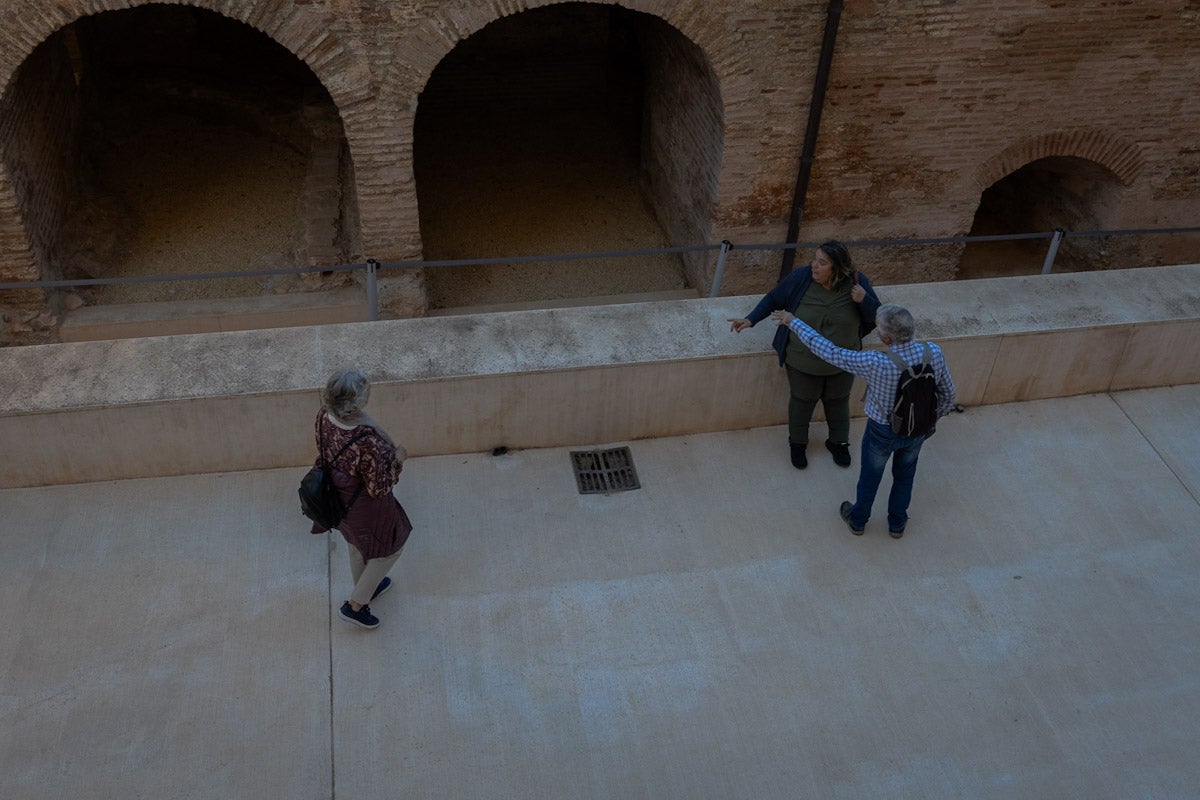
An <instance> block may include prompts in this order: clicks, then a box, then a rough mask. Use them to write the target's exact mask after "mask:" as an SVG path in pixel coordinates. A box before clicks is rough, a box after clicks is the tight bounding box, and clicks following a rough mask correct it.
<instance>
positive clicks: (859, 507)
mask: <svg viewBox="0 0 1200 800" xmlns="http://www.w3.org/2000/svg"><path fill="white" fill-rule="evenodd" d="M924 443H925V437H924V436H916V437H913V438H911V439H910V438H906V437H904V436H897V435H896V434H894V433H892V429H891V428H889V427H888V426H887V425H882V424H880V423H878V422H876V421H875V420H873V419H868V420H867V429H866V430H865V431H863V439H862V460H861V461H860V462H859V463H860V464H861V468H860V469H859V473H858V495H857V497H856V498H855V500H854V508H852V509H851V510H850V522H851V524H853V525H854V527H856V528H861V527H863V526H865V525H866V524H867V520H868V519H870V518H871V506H873V505H874V504H875V493H876V492H877V491H879V482H880V481H881V480H883V470H884V468H885V467H887V462H888V459H889V458H891V459H892V491H891V494H889V495H888V530H893V531H899V530H903V529H904V526H905V525H907V524H908V504H909V501H911V500H912V486H913V477H914V476H915V475H916V474H917V457H918V456H920V455H921V445H923V444H924Z"/></svg>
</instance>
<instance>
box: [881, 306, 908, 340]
mask: <svg viewBox="0 0 1200 800" xmlns="http://www.w3.org/2000/svg"><path fill="white" fill-rule="evenodd" d="M875 324H876V325H878V326H879V332H880V333H882V334H886V335H888V336H889V337H891V340H892V341H893V342H895V343H896V344H904V343H905V342H911V341H912V340H913V337H914V336H916V334H917V323H916V321H915V320H913V315H912V314H910V313H909V312H908V309H907V308H905V307H904V306H898V305H896V304H895V303H884V304H883V305H881V306H880V307H879V310H877V311H876V312H875Z"/></svg>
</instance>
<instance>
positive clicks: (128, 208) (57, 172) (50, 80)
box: [4, 4, 358, 305]
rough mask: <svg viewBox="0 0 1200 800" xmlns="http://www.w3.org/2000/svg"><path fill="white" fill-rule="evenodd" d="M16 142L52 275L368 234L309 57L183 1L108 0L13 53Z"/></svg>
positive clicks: (235, 258) (335, 120)
mask: <svg viewBox="0 0 1200 800" xmlns="http://www.w3.org/2000/svg"><path fill="white" fill-rule="evenodd" d="M5 101H6V103H7V104H8V106H9V108H11V109H12V112H13V113H14V114H15V115H16V118H17V120H18V123H17V124H15V125H14V126H12V129H11V130H10V131H9V134H8V139H9V141H6V142H5V148H4V155H5V159H6V164H7V166H8V167H9V171H10V173H12V174H16V175H22V176H24V178H25V179H26V180H27V181H29V182H30V183H31V184H33V185H36V186H39V187H44V188H39V189H36V190H34V191H24V192H19V193H18V194H19V197H20V198H21V203H22V205H23V206H24V207H23V209H22V216H23V218H24V219H26V220H27V225H29V227H31V228H32V229H33V230H34V234H31V237H32V238H34V239H36V244H37V245H38V247H37V249H38V251H39V260H40V261H41V262H42V268H41V272H42V274H43V276H45V277H54V278H58V277H63V278H68V279H75V278H111V277H132V276H141V275H152V274H185V273H204V272H231V271H246V270H254V269H264V268H292V267H297V266H322V265H331V264H337V263H344V262H345V261H348V260H350V256H351V255H352V253H353V251H354V250H355V249H356V248H357V247H358V243H357V242H356V241H355V238H356V236H357V233H356V232H357V209H356V207H355V198H354V194H353V191H352V186H353V175H352V167H351V166H350V158H349V154H348V148H347V145H346V137H345V133H344V131H343V128H342V122H341V119H340V117H339V115H338V111H337V108H336V106H335V105H334V102H333V100H332V99H331V98H330V95H329V94H328V92H326V91H325V89H324V88H323V86H322V85H321V83H320V81H319V80H318V79H317V78H316V76H315V75H314V74H313V72H312V70H311V69H310V68H309V67H308V66H307V65H306V64H305V63H304V62H302V61H300V60H299V59H298V58H297V57H296V56H295V55H293V54H292V53H291V52H290V51H288V50H287V49H286V48H284V47H283V46H282V45H280V44H279V43H277V42H276V41H274V40H273V39H271V38H270V37H269V36H267V35H266V34H263V33H261V32H259V31H257V30H255V29H254V28H252V27H250V26H249V25H246V24H244V23H241V22H238V21H236V20H233V19H231V18H229V17H225V16H222V15H220V14H218V13H216V12H213V11H207V10H203V9H198V8H193V7H189V6H175V5H158V4H151V5H145V6H139V7H136V8H132V9H125V10H118V11H106V12H102V13H99V14H95V15H92V16H87V17H83V18H80V19H78V20H77V21H75V22H74V23H72V24H70V25H68V26H67V27H65V28H62V29H60V30H59V31H57V32H56V33H54V34H53V35H52V36H50V37H49V38H48V39H47V40H45V41H44V42H43V43H42V44H41V45H39V46H38V48H37V49H36V50H35V51H34V52H33V53H32V54H31V55H30V56H29V58H28V59H26V61H25V62H24V63H23V64H22V66H21V67H20V69H19V70H18V71H17V73H16V75H15V77H14V79H13V81H12V83H11V84H10V87H9V89H8V92H7V93H6V98H5ZM345 280H346V278H345V277H344V275H342V274H339V275H338V276H334V277H330V278H321V277H319V276H317V277H313V278H305V279H301V278H299V277H298V276H295V275H281V276H273V277H264V278H256V279H238V280H215V281H189V282H178V283H174V282H165V283H146V284H137V285H119V286H97V287H91V288H87V289H82V290H79V291H78V294H79V295H80V296H81V298H82V299H83V300H84V301H85V302H86V303H88V304H95V305H108V304H114V303H126V302H142V301H150V300H178V299H192V298H216V297H234V296H247V295H259V294H263V293H272V292H287V291H294V290H302V289H310V288H324V287H325V286H328V285H333V284H336V283H338V282H342V281H345Z"/></svg>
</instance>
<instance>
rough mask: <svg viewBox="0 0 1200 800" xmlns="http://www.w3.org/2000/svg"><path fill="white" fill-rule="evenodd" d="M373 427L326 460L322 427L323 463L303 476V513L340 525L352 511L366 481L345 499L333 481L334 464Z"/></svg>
mask: <svg viewBox="0 0 1200 800" xmlns="http://www.w3.org/2000/svg"><path fill="white" fill-rule="evenodd" d="M368 433H369V431H362V432H361V433H359V434H358V435H357V436H355V437H354V438H353V439H351V440H350V441H348V442H346V444H344V445H342V449H341V450H338V451H337V455H335V456H334V457H333V458H332V459H331V460H329V461H326V460H325V435H324V430H322V431H321V437H320V441H319V442H318V445H319V447H320V453H319V455H320V463H319V464H317V465H316V466H314V467H313V468H312V469H310V470H309V471H308V472H307V473H305V475H304V477H303V478H301V479H300V513H301V514H303V515H304V516H306V517H308V518H309V519H311V520H312V521H313V522H315V523H317V524H318V525H320V526H321V527H322V528H325V529H327V530H328V529H331V528H336V527H337V526H338V524H339V523H341V521H342V520H343V519H345V518H346V514H347V513H348V512H349V511H350V507H351V506H353V505H354V501H355V500H357V499H358V495H359V493H360V492H361V491H362V488H363V487H362V484H361V483H360V484H359V485H358V488H357V489H355V490H354V495H353V496H352V497H351V498H350V502H349V503H345V504H343V503H342V496H341V494H340V493H339V492H338V489H337V486H335V485H334V483H333V467H332V465H333V464H334V463H335V462H336V461H337V460H338V458H340V457H341V455H342V453H344V452H346V448H347V447H349V446H350V445H352V444H354V443H355V442H357V441H358V440H359V439H362V438H363V437H364V436H366V435H367V434H368Z"/></svg>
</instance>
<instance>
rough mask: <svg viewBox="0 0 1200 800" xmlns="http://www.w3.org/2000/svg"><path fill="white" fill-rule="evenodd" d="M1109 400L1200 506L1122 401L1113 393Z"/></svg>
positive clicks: (1196, 498) (1194, 495)
mask: <svg viewBox="0 0 1200 800" xmlns="http://www.w3.org/2000/svg"><path fill="white" fill-rule="evenodd" d="M1108 398H1109V399H1110V400H1112V401H1113V403H1115V404H1116V406H1117V408H1119V409H1121V413H1122V414H1124V415H1125V419H1127V420H1129V424H1130V425H1132V426H1133V428H1134V430H1136V431H1137V432H1138V434H1140V435H1141V437H1142V439H1143V440H1145V442H1146V444H1148V445H1150V449H1151V450H1153V451H1154V454H1155V455H1156V456H1158V459H1159V461H1161V462H1163V464H1164V465H1166V467H1167V469H1169V470H1171V474H1172V475H1174V476H1175V480H1177V481H1179V485H1180V486H1182V487H1183V490H1184V491H1185V492H1187V493H1188V495H1189V496H1190V497H1191V498H1192V501H1193V502H1194V503H1195V504H1196V505H1198V506H1200V497H1197V496H1196V493H1195V492H1193V491H1192V489H1191V487H1190V486H1188V484H1187V481H1185V480H1184V479H1183V477H1182V476H1181V475H1180V474H1179V470H1177V469H1175V467H1173V466H1171V462H1170V461H1168V460H1167V459H1166V457H1165V456H1164V455H1163V454H1162V451H1161V450H1159V449H1158V448H1157V447H1155V446H1154V440H1152V439H1151V438H1150V437H1149V436H1147V435H1146V432H1145V431H1143V430H1142V428H1141V426H1140V425H1138V424H1137V420H1136V419H1134V418H1133V417H1131V416H1129V412H1128V411H1126V410H1125V406H1123V405H1121V401H1120V400H1118V399H1117V398H1116V397H1115V396H1114V395H1113V393H1112V392H1109V393H1108Z"/></svg>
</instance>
